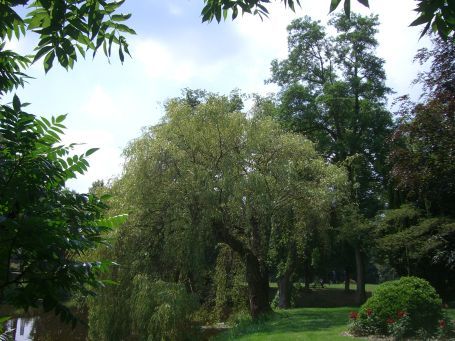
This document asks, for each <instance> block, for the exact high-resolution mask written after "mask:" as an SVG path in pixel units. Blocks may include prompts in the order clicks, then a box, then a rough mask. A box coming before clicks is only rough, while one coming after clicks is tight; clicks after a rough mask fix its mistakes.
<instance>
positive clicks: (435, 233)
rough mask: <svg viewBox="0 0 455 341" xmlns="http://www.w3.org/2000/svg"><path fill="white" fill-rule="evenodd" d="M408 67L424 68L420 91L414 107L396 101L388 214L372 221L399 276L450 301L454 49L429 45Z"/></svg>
mask: <svg viewBox="0 0 455 341" xmlns="http://www.w3.org/2000/svg"><path fill="white" fill-rule="evenodd" d="M416 59H417V60H418V61H419V62H420V63H421V64H423V63H426V62H430V63H431V64H430V68H429V70H428V71H425V72H422V73H420V74H419V76H418V78H417V80H416V82H417V83H419V84H421V85H422V86H423V96H422V97H421V103H412V102H410V101H409V100H408V98H407V97H405V98H403V99H402V101H401V108H400V111H399V114H400V121H399V124H398V126H397V128H396V129H395V132H394V134H393V135H392V139H391V141H392V148H391V152H390V154H389V160H388V161H389V164H390V165H391V175H392V179H391V180H392V185H393V186H394V187H395V190H396V192H395V195H394V197H395V200H393V202H392V207H394V208H396V209H394V210H389V211H386V212H384V214H382V215H381V216H379V218H378V222H379V230H378V232H379V237H380V239H379V242H378V246H379V250H380V253H381V254H382V255H384V256H385V257H383V259H385V260H386V261H388V262H389V264H390V265H392V266H393V267H394V268H395V270H397V272H398V273H399V274H401V275H404V274H413V275H417V276H419V277H423V278H425V279H427V280H428V281H430V283H431V284H432V285H433V286H435V287H436V289H437V290H438V292H439V293H440V294H441V295H442V296H443V298H444V299H447V300H450V299H453V297H454V296H453V295H454V292H455V290H454V283H455V277H454V276H455V274H454V271H453V270H454V269H455V253H454V251H453V250H454V249H455V221H454V211H453V207H454V205H455V182H454V179H455V166H454V165H455V159H454V155H455V153H454V151H455V144H454V139H453V136H454V135H455V122H454V120H453V112H454V108H455V88H454V87H453V84H455V77H454V75H455V64H454V63H453V61H454V60H455V44H454V43H453V42H452V41H446V42H444V41H442V40H441V39H438V38H435V39H434V40H433V48H432V49H431V50H430V49H422V50H420V51H419V52H418V54H417V56H416ZM402 203H408V204H405V205H401V204H402ZM400 205H401V206H400Z"/></svg>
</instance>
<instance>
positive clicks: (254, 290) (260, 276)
mask: <svg viewBox="0 0 455 341" xmlns="http://www.w3.org/2000/svg"><path fill="white" fill-rule="evenodd" d="M246 280H247V283H248V298H249V301H250V314H251V317H252V318H253V319H256V318H257V317H259V316H260V315H262V314H266V313H269V312H271V311H272V309H271V308H270V303H269V276H268V272H267V269H266V268H265V267H264V266H262V267H261V264H260V262H259V260H258V259H257V257H256V256H254V255H253V254H252V253H248V254H247V255H246Z"/></svg>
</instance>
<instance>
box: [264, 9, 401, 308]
mask: <svg viewBox="0 0 455 341" xmlns="http://www.w3.org/2000/svg"><path fill="white" fill-rule="evenodd" d="M378 24H379V23H378V19H377V17H374V16H370V17H362V16H359V15H356V14H353V15H351V18H350V19H349V18H347V17H345V16H342V15H340V16H337V17H334V18H333V19H332V20H330V25H332V26H333V27H334V28H335V29H336V31H337V34H336V36H335V37H330V36H329V35H328V34H327V33H326V32H325V29H324V28H323V27H322V26H321V25H320V24H319V23H318V22H315V21H312V20H311V19H310V18H308V17H306V18H303V19H297V20H294V21H293V22H292V23H291V24H290V25H289V27H288V32H289V37H288V45H289V56H288V58H287V59H285V60H283V61H277V60H274V61H272V66H271V71H272V77H271V79H270V80H269V81H270V82H273V83H276V84H278V85H279V86H281V93H280V95H279V101H280V108H279V112H278V114H277V117H278V120H280V121H281V122H282V124H283V125H284V126H285V127H287V128H288V129H291V130H292V131H295V132H299V133H302V134H304V135H305V136H307V137H308V138H309V139H311V140H312V141H314V142H315V143H316V146H317V148H318V150H319V151H320V152H321V153H322V154H323V155H324V156H325V157H326V159H327V160H328V161H330V162H332V163H335V164H343V165H344V166H345V167H346V169H347V172H348V177H349V180H350V183H351V204H352V205H353V206H352V207H351V208H350V209H348V210H345V212H343V213H342V216H344V217H348V216H350V217H351V218H347V220H343V219H342V220H341V221H340V222H339V224H340V226H344V228H343V229H342V230H343V231H344V232H345V233H343V235H345V236H346V241H347V242H348V243H350V244H351V245H352V247H353V248H354V250H355V255H356V264H357V267H356V273H357V284H358V286H357V290H358V292H357V294H358V302H359V303H360V302H362V301H363V300H364V299H365V290H364V267H365V264H364V262H365V251H366V249H367V248H365V247H364V245H363V243H364V235H365V233H368V230H369V224H368V223H367V222H366V220H365V219H368V218H371V217H373V216H374V215H375V213H376V212H377V211H378V209H380V208H382V207H383V205H384V203H385V198H384V194H385V191H384V185H385V184H386V179H385V177H386V174H387V171H386V166H385V157H386V152H387V150H386V146H387V144H386V143H385V142H386V138H387V136H388V135H389V133H390V131H391V127H392V118H391V115H390V113H389V112H388V111H387V110H386V107H385V104H386V95H387V94H388V93H390V89H389V88H388V87H387V86H386V85H385V73H384V69H383V64H384V61H383V60H382V59H381V58H379V57H377V56H376V55H375V48H376V47H377V44H378V43H377V41H376V39H375V37H374V36H375V34H376V32H377V26H378ZM354 217H355V218H354ZM343 221H344V222H343ZM348 222H349V223H348Z"/></svg>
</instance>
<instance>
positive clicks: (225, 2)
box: [202, 0, 369, 22]
mask: <svg viewBox="0 0 455 341" xmlns="http://www.w3.org/2000/svg"><path fill="white" fill-rule="evenodd" d="M357 1H358V2H359V3H361V4H362V5H364V6H366V7H369V4H368V0H357ZM204 2H205V6H204V8H203V10H202V21H203V22H204V21H208V22H210V21H212V20H213V19H216V21H218V22H220V21H221V18H222V17H223V18H224V19H226V18H227V15H228V12H229V10H231V11H232V20H234V19H235V18H236V17H237V16H238V14H239V10H241V11H242V15H243V14H244V13H250V14H253V15H258V16H259V17H260V18H261V19H262V18H263V17H267V16H268V14H269V11H268V9H267V7H266V6H267V4H268V3H270V0H249V1H248V0H234V1H229V0H221V1H216V0H204ZM281 2H282V3H283V4H284V6H286V7H289V8H290V9H291V10H292V11H293V12H295V7H296V5H297V6H301V4H300V0H281ZM340 3H341V0H331V2H330V13H331V12H333V11H334V10H336V9H337V7H338V6H339V5H340ZM343 3H344V6H343V7H344V12H345V14H346V15H347V16H348V17H349V16H350V14H351V0H344V2H343Z"/></svg>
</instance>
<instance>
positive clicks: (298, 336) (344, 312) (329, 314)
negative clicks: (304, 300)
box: [215, 307, 364, 341]
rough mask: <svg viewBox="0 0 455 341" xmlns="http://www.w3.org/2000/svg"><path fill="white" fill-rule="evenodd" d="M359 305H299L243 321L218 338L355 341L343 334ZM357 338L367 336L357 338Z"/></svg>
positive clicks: (220, 340)
mask: <svg viewBox="0 0 455 341" xmlns="http://www.w3.org/2000/svg"><path fill="white" fill-rule="evenodd" d="M353 310H357V308H349V307H342V308H299V309H290V310H279V311H277V312H276V313H275V314H274V315H273V317H271V318H269V319H268V320H265V321H261V322H257V323H251V322H247V321H245V322H243V323H240V325H239V326H238V327H236V328H234V329H232V330H230V331H228V332H225V333H223V334H220V335H219V336H218V337H217V338H215V340H218V341H223V340H273V341H279V340H283V341H284V340H308V341H317V340H334V341H337V340H345V341H346V340H350V339H351V340H352V338H349V337H346V336H342V335H341V334H342V333H343V332H344V331H346V326H347V323H348V315H349V312H350V311H353ZM355 340H356V341H361V340H364V339H360V338H356V339H355Z"/></svg>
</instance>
